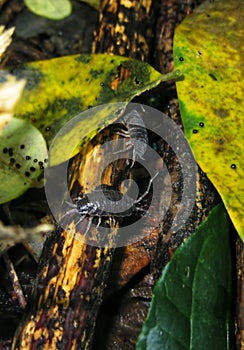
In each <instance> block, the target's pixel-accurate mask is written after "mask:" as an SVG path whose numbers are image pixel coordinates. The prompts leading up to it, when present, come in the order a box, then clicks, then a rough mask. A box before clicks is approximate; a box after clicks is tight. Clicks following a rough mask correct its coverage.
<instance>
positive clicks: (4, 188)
mask: <svg viewBox="0 0 244 350" xmlns="http://www.w3.org/2000/svg"><path fill="white" fill-rule="evenodd" d="M45 162H47V148H46V142H45V140H44V138H43V136H42V134H41V133H40V132H39V131H38V130H37V129H36V128H35V127H34V126H33V125H31V124H30V123H28V122H26V121H24V120H20V119H16V118H12V119H11V120H10V121H9V123H8V124H7V125H6V126H5V127H4V129H3V130H2V131H1V133H0V204H1V203H5V202H7V201H10V200H12V199H14V198H16V197H18V196H20V195H21V194H22V193H24V192H25V191H26V190H27V189H28V188H31V187H42V186H43V181H42V173H43V169H44V166H45Z"/></svg>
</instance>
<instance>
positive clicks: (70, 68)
mask: <svg viewBox="0 0 244 350" xmlns="http://www.w3.org/2000/svg"><path fill="white" fill-rule="evenodd" d="M12 74H14V75H16V76H17V77H18V78H23V77H24V78H25V79H26V80H27V84H26V87H25V90H24V93H23V95H22V98H21V100H20V101H19V103H18V104H17V106H16V108H15V116H16V117H18V118H23V119H25V120H28V121H30V122H32V123H33V124H34V125H35V126H36V127H37V128H38V129H39V130H40V131H41V132H42V134H43V135H44V137H45V139H46V140H47V142H48V143H49V144H50V142H51V141H52V139H53V137H54V136H55V135H56V134H57V132H58V130H59V129H61V128H62V127H63V126H64V125H65V124H66V123H67V122H68V121H69V120H71V119H72V118H74V117H75V116H77V115H78V114H79V113H81V112H82V111H85V110H87V109H88V108H90V107H92V106H97V105H100V104H108V103H110V102H119V101H122V102H128V101H130V100H131V99H132V98H133V97H135V96H137V95H139V94H141V93H142V92H144V91H145V90H149V89H151V88H152V87H154V86H156V85H158V84H159V83H160V82H161V81H165V80H169V79H174V78H177V77H178V75H179V74H180V72H173V73H169V74H168V75H167V74H166V75H164V76H163V75H161V74H160V73H159V72H157V71H155V70H154V69H153V68H152V67H151V66H149V65H148V64H147V63H143V62H140V61H137V60H132V59H129V58H125V57H120V56H110V55H104V54H98V55H74V56H66V57H61V58H55V59H52V60H46V61H40V62H33V63H28V64H26V65H23V66H20V67H17V68H15V69H13V71H12ZM90 115H92V117H91V119H86V120H85V121H84V124H83V125H82V126H81V130H83V134H81V135H80V139H82V138H83V137H87V129H89V130H91V129H92V130H94V132H93V134H90V135H89V139H90V138H92V137H93V136H94V133H97V132H98V131H99V130H101V129H102V128H103V127H104V126H105V125H106V123H107V122H108V120H112V119H115V116H112V115H111V114H110V115H107V114H106V113H101V114H100V115H96V114H92V113H91V114H90ZM117 118H118V116H117ZM67 139H69V140H70V139H72V137H70V135H67V136H66V137H64V140H63V141H64V145H63V147H61V146H60V147H61V148H60V151H59V155H57V159H56V160H55V164H59V163H60V162H61V161H64V160H66V159H68V158H67V157H68V156H67V154H68V153H67V152H66V149H65V147H66V145H67V142H66V141H67ZM76 139H77V138H76ZM60 141H61V140H60ZM60 144H62V142H61V143H60ZM76 151H77V152H78V149H77V150H76ZM73 155H74V154H73ZM65 157H66V159H65ZM52 164H53V165H54V163H52Z"/></svg>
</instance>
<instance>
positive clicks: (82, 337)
mask: <svg viewBox="0 0 244 350" xmlns="http://www.w3.org/2000/svg"><path fill="white" fill-rule="evenodd" d="M116 3H118V2H116V1H114V4H116ZM126 3H128V2H126V1H122V0H121V4H126ZM104 4H106V1H104V2H102V5H101V6H102V7H101V8H102V9H103V8H104ZM151 5H152V1H148V2H147V1H139V2H138V1H133V2H131V6H130V7H129V8H128V6H127V5H126V6H124V5H123V6H122V7H119V9H118V10H117V15H116V13H115V12H113V14H114V15H116V16H115V18H120V17H121V16H122V15H123V10H124V11H126V13H124V18H126V23H128V24H130V23H132V24H133V21H134V20H135V16H136V18H137V19H138V22H141V20H142V18H141V16H142V15H143V16H144V17H143V18H145V12H144V11H142V12H140V11H139V10H140V9H142V8H145V10H146V11H149V10H150V6H151ZM127 21H128V22H127ZM102 23H103V22H102ZM102 23H100V27H102ZM126 23H125V24H126ZM114 27H115V28H116V23H114ZM142 28H143V27H142V26H139V27H137V28H134V29H133V30H130V31H129V32H128V33H127V36H126V37H125V36H123V40H122V42H121V45H120V47H123V46H124V47H125V48H127V49H128V47H129V50H127V49H126V50H125V51H126V53H127V56H129V57H135V56H134V53H135V52H136V57H137V58H140V59H141V60H144V58H145V57H148V56H149V55H150V52H149V49H148V47H149V46H150V45H149V44H148V43H149V42H150V41H151V34H150V30H148V31H147V33H143V34H141V33H140V32H137V30H141V29H142ZM148 34H149V36H148ZM102 36H103V34H102V33H100V34H99V39H98V38H97V37H96V39H95V42H96V41H97V42H98V43H99V44H97V45H98V46H99V50H98V49H94V51H96V52H98V51H99V52H107V53H111V49H109V48H108V47H107V44H108V43H109V42H111V43H110V45H111V47H112V46H113V47H115V46H116V45H115V43H117V39H118V37H117V35H114V36H113V35H111V36H110V37H109V38H108V39H106V40H105V41H104V42H103V40H102V39H101V38H102ZM142 37H143V43H144V45H143V48H142V51H140V50H138V48H136V43H137V42H135V38H139V40H142ZM105 42H106V45H104V43H105ZM112 43H113V44H112ZM127 43H130V44H128V45H127ZM131 45H132V46H131ZM95 46H96V45H95ZM109 47H110V46H109ZM114 53H117V52H116V50H115V51H114ZM120 78H121V79H124V78H125V77H120ZM108 137H111V138H113V137H114V136H113V135H111V134H110V131H109V130H104V131H102V132H101V133H100V134H99V135H97V136H96V138H95V141H94V140H92V141H91V142H89V143H88V144H87V145H86V146H85V147H84V148H83V149H82V150H81V152H80V153H79V154H78V155H77V156H76V157H74V158H73V159H72V160H71V162H70V167H69V190H70V192H72V193H73V195H74V197H77V196H78V195H79V194H80V193H79V191H83V190H84V188H85V189H86V192H90V191H91V190H93V189H94V188H95V187H96V185H97V184H100V181H101V180H100V179H98V178H97V177H98V173H99V172H98V171H97V170H98V169H99V168H101V167H103V160H105V157H104V158H103V157H90V156H89V152H90V151H91V150H93V151H94V154H95V153H99V152H102V150H101V148H100V147H101V144H102V143H103V141H104V140H107V138H108ZM115 137H116V136H115ZM109 151H110V152H113V149H110V150H109ZM115 169H116V176H115V175H114V173H115ZM128 169H129V167H128V165H127V163H126V160H121V161H118V162H117V163H116V164H113V165H111V167H108V168H107V169H106V171H105V172H104V176H103V182H102V183H103V184H106V185H116V183H115V182H116V181H119V178H120V176H119V174H120V173H123V176H125V174H126V173H127V172H128ZM77 183H78V190H77ZM117 185H118V184H117ZM117 187H118V186H117ZM85 230H86V227H84V232H85ZM90 231H91V232H92V234H94V235H95V236H96V234H97V230H96V228H94V227H93V226H91V228H90V229H89V232H90ZM84 232H82V231H81V232H80V231H77V227H76V225H75V223H74V221H72V220H71V222H70V223H67V226H66V227H65V229H62V228H60V227H58V228H57V229H56V230H55V232H53V233H52V234H51V235H50V236H49V237H48V238H47V240H46V242H45V245H44V249H43V252H42V256H41V259H40V265H39V273H38V276H37V279H36V283H35V288H34V292H33V295H32V296H31V298H30V300H29V302H28V307H27V310H26V314H25V316H24V318H23V320H22V322H21V324H20V325H19V327H18V329H17V332H16V334H15V337H14V341H13V345H12V349H25V350H26V349H40V348H41V349H53V350H54V349H65V350H66V349H67V350H68V349H90V348H91V341H92V336H93V332H94V325H95V322H96V316H97V312H98V308H99V306H100V304H101V300H102V296H103V291H104V288H105V286H106V283H107V278H108V274H109V270H110V266H111V261H112V256H113V251H114V249H113V248H111V246H112V243H113V239H114V238H115V237H116V225H115V227H114V228H113V229H112V230H111V236H110V237H109V240H108V242H109V243H108V245H107V246H105V247H102V248H99V247H96V246H91V245H88V244H86V240H85V238H84ZM110 243H111V245H110Z"/></svg>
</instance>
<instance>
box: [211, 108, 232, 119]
mask: <svg viewBox="0 0 244 350" xmlns="http://www.w3.org/2000/svg"><path fill="white" fill-rule="evenodd" d="M213 111H214V113H215V114H216V115H217V116H218V117H220V118H226V117H228V115H229V111H228V110H226V109H224V108H218V109H214V110H213Z"/></svg>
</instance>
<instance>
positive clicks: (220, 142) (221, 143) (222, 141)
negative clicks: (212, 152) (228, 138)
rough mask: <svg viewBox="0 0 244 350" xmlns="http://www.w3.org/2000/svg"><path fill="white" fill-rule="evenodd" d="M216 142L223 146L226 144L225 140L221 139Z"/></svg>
mask: <svg viewBox="0 0 244 350" xmlns="http://www.w3.org/2000/svg"><path fill="white" fill-rule="evenodd" d="M216 142H217V143H218V144H219V145H223V144H224V143H225V141H224V139H222V138H220V139H217V140H216Z"/></svg>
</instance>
